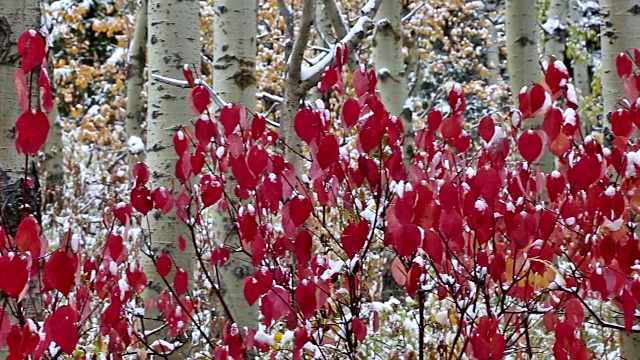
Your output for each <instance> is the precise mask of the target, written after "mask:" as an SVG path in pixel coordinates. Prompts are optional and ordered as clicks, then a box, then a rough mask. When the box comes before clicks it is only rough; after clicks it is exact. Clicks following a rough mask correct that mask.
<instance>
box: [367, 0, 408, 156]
mask: <svg viewBox="0 0 640 360" xmlns="http://www.w3.org/2000/svg"><path fill="white" fill-rule="evenodd" d="M402 40H403V36H402V3H401V2H400V0H383V1H382V2H381V3H380V8H379V9H378V13H377V14H376V30H375V37H374V39H373V54H372V55H373V59H374V64H375V69H376V72H377V75H378V90H379V91H380V95H381V97H382V102H383V103H384V105H385V106H386V108H387V111H389V113H390V114H391V115H393V116H398V117H399V118H400V119H402V121H403V122H404V127H405V143H404V149H403V153H404V160H405V163H406V164H408V163H409V162H410V161H411V158H412V157H413V136H414V135H413V128H412V126H411V112H410V111H406V112H405V109H404V104H405V102H406V101H407V97H408V95H409V91H408V86H407V80H406V74H405V63H404V56H403V54H402Z"/></svg>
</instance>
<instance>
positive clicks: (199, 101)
mask: <svg viewBox="0 0 640 360" xmlns="http://www.w3.org/2000/svg"><path fill="white" fill-rule="evenodd" d="M189 100H190V101H191V108H192V109H193V112H194V113H196V114H198V115H200V114H202V113H203V112H205V111H206V110H207V107H208V106H209V103H210V102H211V94H209V90H207V89H206V88H205V87H204V86H202V85H198V86H196V87H194V88H193V89H191V94H190V96H189Z"/></svg>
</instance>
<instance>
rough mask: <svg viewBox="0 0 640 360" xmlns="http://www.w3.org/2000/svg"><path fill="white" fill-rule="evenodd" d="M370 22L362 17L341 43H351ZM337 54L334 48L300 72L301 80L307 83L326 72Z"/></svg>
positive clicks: (367, 18) (365, 17)
mask: <svg viewBox="0 0 640 360" xmlns="http://www.w3.org/2000/svg"><path fill="white" fill-rule="evenodd" d="M369 2H372V1H371V0H370V1H369ZM370 21H371V19H370V18H369V17H367V16H362V17H361V18H360V19H358V22H356V24H355V25H353V27H352V28H351V30H349V32H348V33H347V35H345V37H344V38H342V40H340V42H341V43H348V42H349V41H351V40H352V39H353V38H354V37H355V36H356V35H357V34H358V33H360V32H362V31H364V25H365V24H366V23H368V22H370ZM335 53H336V48H335V47H333V49H331V52H328V53H326V54H324V56H323V57H322V59H320V60H319V61H318V62H317V63H315V64H314V65H312V66H309V67H306V68H303V69H302V70H301V72H300V79H301V80H302V81H306V80H309V79H311V78H312V77H313V76H315V75H316V74H318V73H320V72H322V71H324V69H325V68H326V67H327V66H329V64H331V61H333V58H334V57H335Z"/></svg>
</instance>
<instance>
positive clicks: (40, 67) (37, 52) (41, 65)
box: [14, 30, 53, 155]
mask: <svg viewBox="0 0 640 360" xmlns="http://www.w3.org/2000/svg"><path fill="white" fill-rule="evenodd" d="M18 51H19V52H20V55H21V56H22V67H21V68H19V69H18V70H16V74H15V77H14V83H15V87H16V90H17V92H18V102H19V104H20V107H21V108H22V110H23V111H24V112H23V113H22V115H20V117H19V118H18V120H17V121H16V127H15V129H16V150H17V151H18V153H24V154H27V155H36V154H37V153H38V151H39V150H40V148H41V147H42V146H43V145H44V143H45V142H46V141H47V135H48V134H49V119H48V118H47V115H46V114H45V113H44V112H43V111H42V110H40V105H41V106H42V108H43V109H44V110H45V111H47V112H49V111H51V109H52V108H53V94H52V92H51V83H50V81H49V74H48V72H47V46H46V42H45V38H44V36H43V35H42V34H40V33H39V32H38V31H36V30H28V31H26V32H24V33H23V34H22V35H21V36H20V37H19V38H18ZM34 76H38V79H39V81H38V86H39V87H40V88H42V90H41V91H42V99H41V102H38V101H36V102H35V106H34V104H32V99H31V94H32V93H33V91H32V89H31V87H32V86H33V82H34V81H33V79H34ZM27 78H28V81H27Z"/></svg>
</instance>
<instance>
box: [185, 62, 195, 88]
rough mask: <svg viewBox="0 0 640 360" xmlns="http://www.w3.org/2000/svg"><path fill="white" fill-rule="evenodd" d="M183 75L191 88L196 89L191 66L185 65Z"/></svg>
mask: <svg viewBox="0 0 640 360" xmlns="http://www.w3.org/2000/svg"><path fill="white" fill-rule="evenodd" d="M182 74H183V75H184V79H185V80H187V83H188V84H189V87H190V88H192V87H194V86H195V81H194V79H193V71H192V70H191V67H189V64H184V66H183V67H182Z"/></svg>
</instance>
